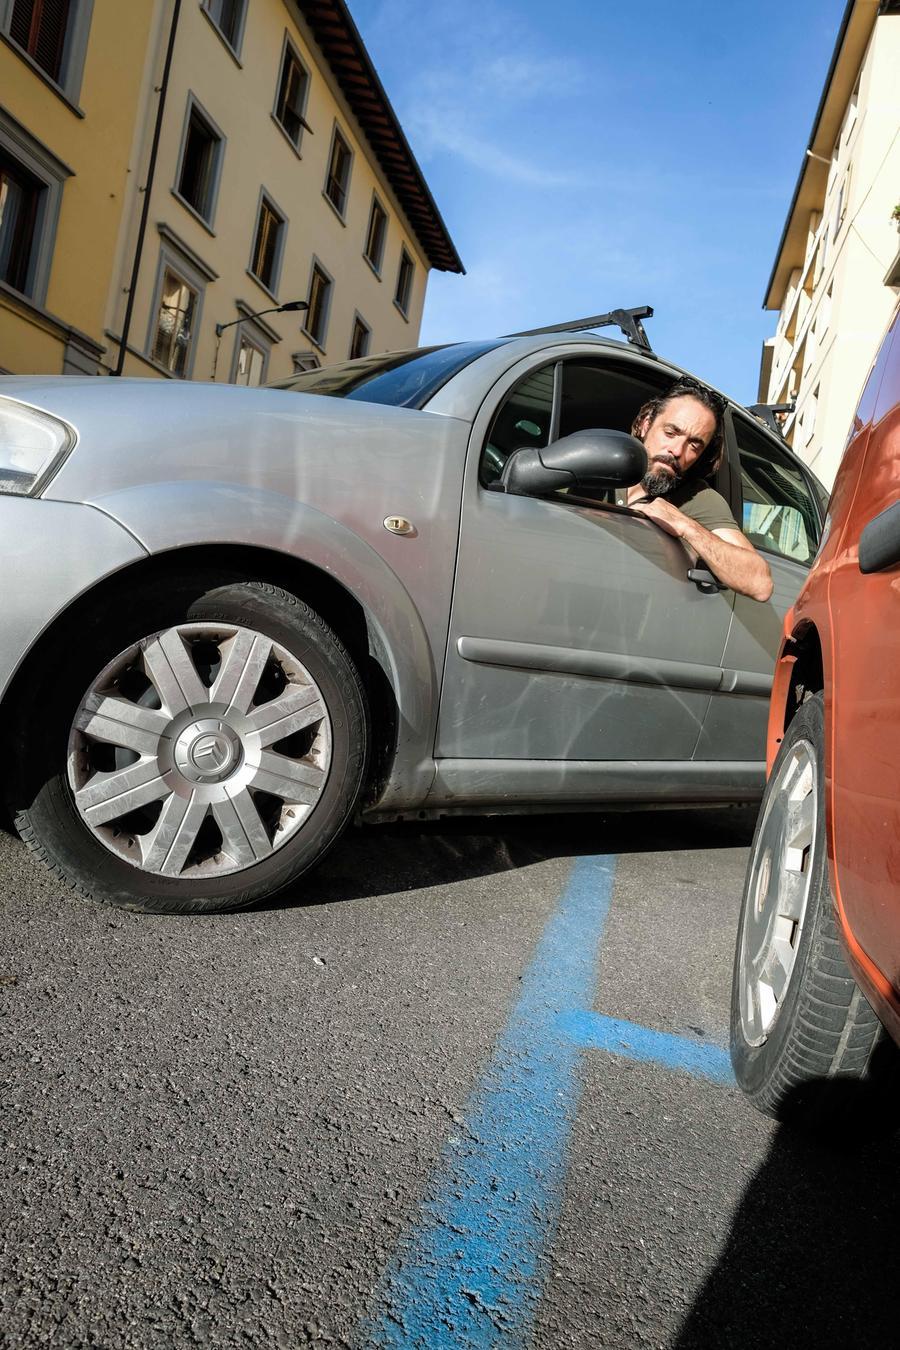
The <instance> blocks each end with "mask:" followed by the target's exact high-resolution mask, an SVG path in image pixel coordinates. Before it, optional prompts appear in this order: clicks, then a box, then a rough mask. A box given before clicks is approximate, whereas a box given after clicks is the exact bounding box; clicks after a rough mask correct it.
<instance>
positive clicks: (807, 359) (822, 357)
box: [759, 0, 900, 486]
mask: <svg viewBox="0 0 900 1350" xmlns="http://www.w3.org/2000/svg"><path fill="white" fill-rule="evenodd" d="M898 202H900V3H897V2H896V0H849V3H848V4H847V7H846V9H845V12H844V16H843V20H842V23H841V28H840V32H839V34H838V39H837V43H836V46H835V50H834V55H833V57H832V61H831V66H830V69H829V71H828V75H827V78H826V81H825V87H824V89H823V92H822V97H821V100H820V103H819V107H818V110H817V112H816V117H815V121H814V123H813V129H812V133H811V135H810V138H809V144H808V147H807V149H806V153H805V155H804V159H803V163H802V165H801V168H800V174H799V177H798V180H797V186H796V188H795V191H794V196H793V200H792V202H791V205H790V209H789V211H788V216H787V220H786V222H785V226H784V231H783V233H782V237H781V241H780V244H779V247H778V253H777V256H776V258H775V263H774V266H773V269H772V274H771V276H770V278H769V284H768V287H767V290H766V296H765V301H764V307H765V308H766V309H772V310H778V311H779V315H778V324H777V328H776V332H775V335H774V337H772V338H770V339H768V340H767V341H766V343H765V344H764V346H763V357H762V366H761V371H760V386H759V399H760V402H763V403H774V404H793V405H794V408H793V411H791V412H790V413H789V414H788V416H787V419H786V421H785V423H784V428H783V430H784V434H785V438H786V439H787V441H788V442H789V443H790V444H791V445H792V446H793V448H794V450H795V451H796V452H797V453H798V454H799V455H800V456H801V457H802V458H803V459H804V460H806V462H807V463H808V464H809V465H810V466H811V467H812V469H813V471H814V472H815V473H816V474H817V476H818V477H819V478H820V479H821V480H822V482H823V483H825V484H826V485H828V486H830V485H831V483H832V481H833V479H834V475H835V472H836V471H837V466H838V464H839V462H840V458H841V455H842V453H843V449H844V445H845V443H846V439H847V433H848V431H849V428H850V422H851V419H852V417H853V413H854V410H855V408H856V404H857V401H858V398H859V393H860V390H861V389H862V386H863V384H864V382H865V378H866V375H867V373H868V370H869V366H870V365H871V362H872V360H873V359H874V356H875V353H876V351H877V349H878V345H879V342H880V340H881V337H882V335H883V333H884V330H885V327H886V326H887V323H888V321H889V319H890V316H891V314H892V313H893V310H894V306H895V305H896V303H897V297H898V293H900V232H898V231H900V222H898V220H897V219H896V213H895V208H896V207H897V205H898Z"/></svg>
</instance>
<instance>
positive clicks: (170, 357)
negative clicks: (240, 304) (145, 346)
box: [150, 267, 199, 379]
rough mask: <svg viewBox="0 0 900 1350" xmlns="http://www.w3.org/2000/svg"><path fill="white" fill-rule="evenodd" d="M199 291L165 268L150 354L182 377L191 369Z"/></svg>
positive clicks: (170, 269) (160, 363)
mask: <svg viewBox="0 0 900 1350" xmlns="http://www.w3.org/2000/svg"><path fill="white" fill-rule="evenodd" d="M198 299H199V294H198V291H197V290H195V288H194V287H193V286H191V285H190V284H189V283H188V282H187V281H185V279H184V278H183V277H181V276H179V275H178V273H177V272H175V271H174V270H173V269H172V268H171V267H165V268H164V269H163V276H162V285H161V286H160V289H159V302H158V305H157V310H156V323H155V333H154V337H153V344H152V347H151V351H150V355H151V356H152V358H153V360H154V361H155V362H156V363H157V365H160V366H163V367H165V369H166V370H168V371H170V372H171V374H173V375H177V376H178V377H179V378H181V379H183V378H184V377H185V376H186V375H187V374H188V373H189V370H190V357H191V353H192V349H193V345H194V333H195V328H196V314H197V302H198Z"/></svg>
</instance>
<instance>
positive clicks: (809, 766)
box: [738, 741, 818, 1045]
mask: <svg viewBox="0 0 900 1350" xmlns="http://www.w3.org/2000/svg"><path fill="white" fill-rule="evenodd" d="M817 778H818V771H817V768H816V754H815V750H814V748H813V747H812V745H810V743H809V742H808V741H798V742H797V743H796V745H794V746H793V747H792V748H791V752H790V754H789V755H788V756H787V757H786V759H785V760H784V762H783V764H782V765H781V768H780V769H779V771H778V774H777V776H776V777H775V778H774V779H773V781H772V782H771V783H770V785H769V788H768V791H767V793H766V802H765V806H764V808H763V818H762V822H761V824H760V828H759V834H758V835H757V838H756V844H755V846H754V850H753V856H752V857H751V859H750V871H749V880H748V885H747V898H746V901H745V903H744V913H743V917H742V920H741V941H740V947H739V958H738V959H739V963H740V965H739V979H740V1004H741V1025H742V1028H743V1033H744V1037H745V1039H746V1040H747V1042H748V1043H749V1044H750V1045H762V1043H763V1041H764V1040H765V1039H766V1037H767V1036H769V1035H770V1033H771V1031H772V1027H773V1026H774V1025H775V1019H776V1018H777V1016H778V1013H779V1010H780V1008H781V1006H782V1004H783V1002H784V998H785V995H786V993H787V990H788V986H789V984H790V980H791V975H792V974H793V970H794V964H795V962H796V960H797V951H798V948H799V945H800V935H801V933H802V931H803V921H804V919H805V917H806V908H807V901H808V899H809V887H810V881H811V878H812V869H813V841H814V840H815V837H816V819H817V814H818V781H817Z"/></svg>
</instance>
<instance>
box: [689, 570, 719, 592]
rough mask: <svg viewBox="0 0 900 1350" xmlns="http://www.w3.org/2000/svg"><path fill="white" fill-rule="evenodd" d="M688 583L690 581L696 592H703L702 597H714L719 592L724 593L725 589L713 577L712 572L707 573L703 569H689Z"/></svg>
mask: <svg viewBox="0 0 900 1350" xmlns="http://www.w3.org/2000/svg"><path fill="white" fill-rule="evenodd" d="M687 575H688V581H692V582H693V583H694V585H695V586H696V587H697V590H698V591H703V593H704V595H716V594H717V593H718V592H719V591H724V590H725V587H724V586H723V585H722V583H721V582H720V581H719V580H718V578H717V577H714V576H713V574H712V572H708V571H707V570H706V568H705V567H689V568H688V574H687Z"/></svg>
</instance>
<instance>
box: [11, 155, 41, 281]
mask: <svg viewBox="0 0 900 1350" xmlns="http://www.w3.org/2000/svg"><path fill="white" fill-rule="evenodd" d="M44 190H45V189H44V185H43V184H42V183H40V182H38V180H37V179H35V178H32V176H31V174H30V173H28V171H27V170H26V169H23V168H22V166H21V165H20V164H17V163H16V161H15V160H14V159H10V158H8V157H7V156H6V155H5V154H3V152H2V151H0V279H2V280H3V281H5V282H6V284H7V285H8V286H14V287H15V289H16V290H17V291H22V292H24V293H27V292H28V282H29V274H30V272H31V261H32V257H33V254H34V245H35V234H36V230H35V226H36V224H37V218H38V210H39V208H40V203H41V197H42V195H43V192H44Z"/></svg>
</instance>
